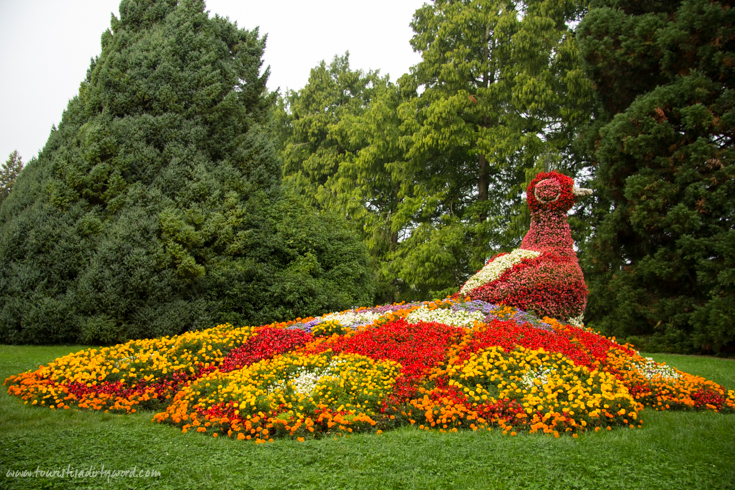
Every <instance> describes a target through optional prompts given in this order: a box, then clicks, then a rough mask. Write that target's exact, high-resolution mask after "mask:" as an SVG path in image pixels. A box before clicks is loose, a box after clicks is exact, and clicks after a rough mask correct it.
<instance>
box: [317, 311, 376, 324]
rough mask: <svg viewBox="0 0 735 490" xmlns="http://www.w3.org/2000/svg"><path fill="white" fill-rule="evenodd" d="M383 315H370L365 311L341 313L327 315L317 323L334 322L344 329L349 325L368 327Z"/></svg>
mask: <svg viewBox="0 0 735 490" xmlns="http://www.w3.org/2000/svg"><path fill="white" fill-rule="evenodd" d="M384 315H385V313H372V312H367V311H361V312H354V311H345V312H343V313H330V314H329V315H325V316H323V317H322V318H321V321H320V322H319V323H322V322H328V321H336V322H337V323H339V324H340V325H342V326H344V327H349V326H351V325H370V324H371V323H373V322H374V321H375V320H377V319H378V318H380V317H381V316H384Z"/></svg>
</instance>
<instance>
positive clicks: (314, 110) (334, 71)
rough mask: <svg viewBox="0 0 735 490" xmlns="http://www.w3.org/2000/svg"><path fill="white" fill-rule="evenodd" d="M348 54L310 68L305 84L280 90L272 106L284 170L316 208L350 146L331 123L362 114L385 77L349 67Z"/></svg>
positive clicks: (322, 205) (326, 195) (348, 155)
mask: <svg viewBox="0 0 735 490" xmlns="http://www.w3.org/2000/svg"><path fill="white" fill-rule="evenodd" d="M349 58H350V54H349V52H347V53H345V55H344V56H335V57H334V59H333V60H332V62H331V63H330V64H329V65H327V64H326V63H325V62H324V61H322V62H321V63H320V64H319V66H317V67H315V68H312V70H311V73H310V75H309V81H308V82H307V84H306V86H305V87H304V88H303V89H301V90H299V91H290V92H288V93H287V94H285V96H284V97H283V98H282V99H281V105H280V110H279V111H277V119H278V122H279V128H280V131H281V136H280V154H281V158H282V159H283V162H284V168H283V172H284V176H285V177H286V178H287V180H289V181H291V182H293V183H294V184H295V185H296V186H297V187H298V188H299V189H300V191H301V193H302V194H303V195H304V197H305V198H306V199H307V201H308V202H309V203H311V204H312V205H313V206H316V207H317V208H320V209H325V208H329V207H330V206H329V204H328V203H327V202H325V201H328V200H329V198H330V196H332V195H333V193H332V192H331V191H330V189H329V188H330V185H331V182H329V181H330V178H331V177H333V176H334V175H335V174H336V173H337V172H338V171H339V168H340V166H341V165H342V163H343V162H345V161H348V160H349V159H350V158H351V157H352V156H353V155H354V153H355V150H356V148H354V147H351V146H350V145H349V142H348V141H347V138H345V137H344V134H342V133H340V132H339V131H336V126H337V125H338V124H339V123H340V121H342V120H344V119H345V118H346V117H350V116H358V115H360V114H362V113H363V112H364V111H365V109H366V108H367V107H368V106H369V104H370V101H371V99H372V97H373V94H374V92H375V90H376V87H377V86H379V85H381V84H384V83H385V80H384V79H381V78H380V77H379V75H378V73H377V72H373V71H371V72H368V73H364V72H363V71H361V70H351V69H350V59H349Z"/></svg>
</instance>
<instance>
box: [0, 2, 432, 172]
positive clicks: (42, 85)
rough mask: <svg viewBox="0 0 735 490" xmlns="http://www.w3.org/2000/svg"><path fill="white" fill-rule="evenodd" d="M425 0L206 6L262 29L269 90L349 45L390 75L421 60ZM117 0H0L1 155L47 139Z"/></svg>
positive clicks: (301, 78)
mask: <svg viewBox="0 0 735 490" xmlns="http://www.w3.org/2000/svg"><path fill="white" fill-rule="evenodd" d="M424 1H425V0H371V1H370V2H353V1H345V0H308V1H305V0H269V1H264V0H208V1H206V3H207V10H209V11H210V15H214V14H215V13H216V14H219V15H220V16H223V17H229V18H230V20H231V21H236V22H237V25H238V26H239V27H241V28H246V29H252V28H254V27H257V26H259V27H260V33H261V34H268V43H267V46H266V51H265V56H264V59H265V65H270V67H271V78H270V81H269V83H268V86H269V88H270V89H271V90H275V89H276V88H278V87H280V88H281V89H285V88H289V89H294V90H297V89H300V88H301V87H303V86H304V85H305V84H306V82H307V80H308V78H309V70H310V69H311V68H313V67H314V66H316V65H317V64H318V63H319V61H321V60H326V61H330V60H331V59H332V58H333V57H334V56H335V55H337V54H339V55H341V54H344V52H345V51H349V52H350V66H351V67H352V68H353V69H356V68H359V69H363V70H368V69H380V71H381V73H382V74H386V73H389V74H390V76H391V80H393V81H395V80H396V79H397V78H398V77H399V76H401V75H402V74H403V73H406V72H407V71H408V69H409V67H411V66H413V65H415V64H416V63H418V62H419V61H420V56H419V55H418V54H416V53H414V52H413V50H412V49H411V45H410V44H409V40H410V39H411V36H412V31H411V28H410V26H409V24H410V22H411V18H412V16H413V13H414V11H415V10H416V9H417V8H419V7H421V5H423V3H424ZM119 3H120V2H119V0H23V1H17V0H0V20H2V24H3V28H2V29H0V67H1V68H0V69H1V70H2V71H1V72H0V115H1V116H2V117H0V163H3V162H5V161H6V160H7V158H8V155H9V154H10V152H12V151H13V150H15V149H17V150H18V152H19V153H20V154H21V156H22V157H23V161H24V162H27V161H28V160H30V159H31V157H33V156H36V155H37V154H38V152H39V151H40V150H41V149H42V148H43V145H44V144H46V139H47V138H48V135H49V132H50V130H51V126H52V125H53V124H58V123H59V121H60V120H61V114H62V112H63V111H64V109H65V108H66V105H67V104H68V102H69V99H71V98H72V97H73V96H74V95H76V93H77V91H78V89H79V83H80V82H81V81H82V80H83V79H84V77H85V74H86V73H87V68H89V61H90V58H93V57H94V56H97V55H99V54H100V52H101V47H100V36H101V35H102V33H103V32H104V31H105V29H107V28H109V27H110V14H112V13H114V14H115V15H116V16H119V10H118V5H119Z"/></svg>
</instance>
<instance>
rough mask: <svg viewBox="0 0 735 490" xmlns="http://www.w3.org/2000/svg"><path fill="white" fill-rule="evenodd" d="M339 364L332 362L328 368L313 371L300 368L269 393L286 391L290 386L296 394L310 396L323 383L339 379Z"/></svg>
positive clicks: (274, 386)
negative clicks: (330, 379) (327, 380)
mask: <svg viewBox="0 0 735 490" xmlns="http://www.w3.org/2000/svg"><path fill="white" fill-rule="evenodd" d="M338 362H339V361H338V360H332V362H330V363H329V365H327V366H326V367H323V368H317V369H315V370H313V371H312V370H310V369H308V368H300V369H299V370H298V371H296V373H294V374H295V376H294V377H292V378H291V379H290V380H287V381H279V382H277V383H276V384H274V385H273V387H272V388H270V389H269V390H268V391H269V392H270V393H273V392H274V391H278V390H285V389H286V386H288V385H290V386H291V388H293V390H294V391H295V392H296V393H299V394H302V395H310V394H311V393H312V392H313V391H314V389H315V388H316V387H317V385H318V384H319V383H320V382H321V381H324V380H326V379H328V378H332V379H336V378H339V370H338V369H337V367H338Z"/></svg>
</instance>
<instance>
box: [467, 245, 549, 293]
mask: <svg viewBox="0 0 735 490" xmlns="http://www.w3.org/2000/svg"><path fill="white" fill-rule="evenodd" d="M539 255H541V252H536V251H534V250H525V249H522V248H517V249H515V250H513V251H512V252H511V253H509V254H507V255H503V256H501V257H498V258H497V259H495V260H493V261H492V262H490V263H489V264H487V265H485V267H483V268H482V269H481V270H480V271H479V272H478V273H477V274H475V275H474V276H472V277H470V278H469V280H468V281H467V282H466V283H464V286H462V289H460V290H459V293H460V294H464V293H467V292H469V291H472V290H473V289H475V288H476V287H479V286H482V285H483V284H487V283H489V282H492V281H494V280H496V279H497V278H498V277H500V276H501V275H502V274H503V272H505V271H506V270H508V269H510V268H511V267H513V266H514V265H516V264H519V263H520V262H521V261H522V260H523V259H535V258H536V257H538V256H539Z"/></svg>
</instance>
